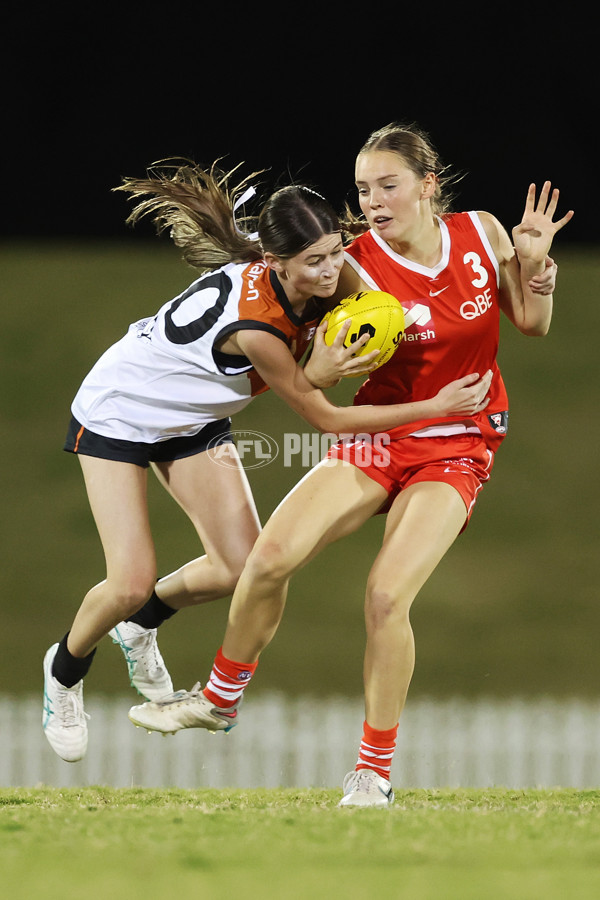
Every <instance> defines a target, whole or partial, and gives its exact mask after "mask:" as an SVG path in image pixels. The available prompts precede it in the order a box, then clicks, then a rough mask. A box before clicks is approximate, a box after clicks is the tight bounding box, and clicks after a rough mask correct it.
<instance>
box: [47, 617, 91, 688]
mask: <svg viewBox="0 0 600 900" xmlns="http://www.w3.org/2000/svg"><path fill="white" fill-rule="evenodd" d="M68 637H69V632H68V631H67V633H66V634H65V636H64V638H63V639H62V641H61V642H60V644H59V645H58V650H57V651H56V656H55V657H54V662H53V663H52V674H53V675H54V677H55V678H56V680H57V681H59V682H60V683H61V684H62V686H63V687H66V688H70V687H73V685H74V684H77V682H78V681H81V679H82V678H83V677H84V676H85V675H87V673H88V671H89V668H90V666H91V664H92V660H93V659H94V654H95V653H96V649H95V648H94V649H93V650H92V652H91V653H89V654H88V655H87V656H84V657H83V659H80V658H79V657H77V656H73V655H72V654H71V653H70V652H69V650H68V649H67V638H68Z"/></svg>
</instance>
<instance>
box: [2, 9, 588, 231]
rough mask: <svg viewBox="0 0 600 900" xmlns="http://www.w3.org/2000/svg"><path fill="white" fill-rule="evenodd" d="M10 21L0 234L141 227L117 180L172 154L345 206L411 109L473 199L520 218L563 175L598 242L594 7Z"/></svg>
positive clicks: (132, 12)
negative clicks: (359, 161)
mask: <svg viewBox="0 0 600 900" xmlns="http://www.w3.org/2000/svg"><path fill="white" fill-rule="evenodd" d="M482 16H483V18H484V19H485V21H484V22H483V21H481V18H482ZM3 18H4V20H5V34H4V42H3V43H4V48H3V59H2V68H3V79H2V81H3V97H4V99H3V114H2V117H3V121H4V128H3V132H4V136H3V138H2V155H3V163H2V170H3V172H2V175H3V179H2V180H3V188H2V198H3V215H2V216H1V217H0V236H2V237H5V238H11V237H28V236H36V237H48V236H50V237H56V236H123V235H124V234H125V232H126V228H125V226H124V224H123V220H124V217H125V214H126V210H127V206H126V200H125V198H124V196H123V195H118V194H117V195H115V194H111V193H110V189H111V188H112V187H114V186H115V185H116V184H118V183H119V181H120V179H121V177H122V176H123V175H140V174H143V172H144V170H145V167H146V166H147V165H149V164H150V163H152V162H154V161H156V160H158V159H162V158H165V157H168V156H188V157H192V158H194V159H196V161H198V162H201V163H205V164H208V163H210V162H212V161H213V160H214V159H216V158H217V157H225V164H227V163H229V162H230V163H231V164H232V165H233V164H236V163H238V162H241V161H245V163H246V164H247V166H246V167H245V168H244V170H243V171H244V172H245V173H246V172H248V171H252V170H255V169H263V168H269V169H270V174H269V176H268V177H269V178H270V179H272V182H273V184H274V185H275V186H276V184H278V183H281V182H282V181H283V182H286V181H289V180H290V179H295V180H305V181H307V182H309V183H312V184H313V185H315V186H317V187H319V188H320V189H321V190H322V191H323V192H324V193H325V194H327V195H328V197H329V198H330V199H331V200H332V201H333V203H334V205H335V206H336V207H340V206H341V205H342V204H343V202H344V201H345V200H346V199H347V198H348V197H349V196H352V183H353V164H354V158H355V154H356V151H357V150H358V149H359V147H360V146H361V144H362V142H363V141H364V140H365V138H366V137H367V136H368V134H369V133H370V131H372V130H373V129H374V128H377V127H380V126H382V125H384V124H386V123H388V122H390V121H393V120H401V121H416V122H417V123H419V124H420V125H421V127H423V128H424V129H425V130H427V131H428V132H429V133H430V135H431V137H432V139H433V141H434V143H435V145H436V146H437V148H438V150H439V152H440V153H441V156H442V158H443V160H444V161H445V162H446V163H449V164H451V165H453V167H454V168H455V169H456V170H459V171H461V172H463V173H465V176H466V177H465V178H464V179H463V181H462V183H461V185H460V195H459V199H458V203H457V206H459V207H460V208H465V209H466V208H477V209H487V210H489V211H491V212H494V213H495V214H496V215H498V217H499V218H500V219H501V221H502V222H503V223H504V224H505V226H506V227H509V228H510V227H512V225H514V224H515V223H516V222H517V221H518V217H519V216H520V213H521V209H522V205H523V200H524V197H525V192H526V189H527V186H528V184H529V182H530V181H535V182H536V183H538V184H541V182H542V181H544V180H545V179H550V180H552V182H553V183H554V184H556V185H557V186H559V187H560V189H561V191H562V196H563V200H562V202H561V209H563V210H564V208H567V207H574V208H575V209H576V218H575V219H574V220H573V222H572V223H571V224H570V225H569V228H568V229H567V231H565V232H564V238H563V237H561V240H562V239H564V240H565V241H569V242H578V243H582V242H590V241H595V240H597V239H598V228H597V224H596V215H595V209H594V208H593V207H594V201H593V198H592V196H591V195H592V192H593V190H594V178H595V157H596V154H595V152H594V151H595V146H594V144H595V142H594V141H593V135H594V134H595V131H596V125H595V120H596V117H597V96H598V75H597V67H596V66H595V65H594V62H593V60H594V54H595V53H596V52H597V51H596V50H595V49H594V47H593V46H592V37H591V35H589V30H588V28H587V26H586V25H585V23H583V22H579V21H578V20H577V13H576V12H574V13H573V14H568V13H565V12H564V11H561V13H560V15H558V16H551V15H550V14H549V13H546V12H542V11H540V10H538V9H536V8H531V7H528V9H527V10H525V9H523V10H521V9H519V10H516V11H514V10H513V11H512V12H511V13H510V15H509V14H507V13H504V14H501V13H500V11H496V10H494V11H490V12H489V15H488V14H487V13H485V14H484V13H482V12H481V7H477V8H473V9H472V10H471V9H469V8H468V7H464V8H461V7H459V8H452V9H450V8H449V9H448V11H447V13H446V16H440V15H439V13H437V14H436V13H435V12H434V11H433V10H418V11H415V10H410V11H405V10H401V9H400V8H399V7H394V8H391V7H387V6H385V5H384V6H382V7H376V8H374V9H373V10H372V11H371V10H370V9H368V10H358V11H357V10H354V12H353V13H350V12H349V11H348V9H347V7H345V6H339V7H337V6H336V5H333V6H331V5H329V6H327V8H326V9H325V8H319V7H312V6H310V5H308V6H303V7H292V8H290V7H286V8H285V9H283V8H282V9H273V10H269V9H263V8H257V9H255V8H250V7H247V6H242V7H240V8H237V7H236V8H229V7H227V6H224V5H223V6H222V7H221V8H218V9H216V8H214V6H211V8H210V9H207V8H206V4H202V5H192V4H181V3H171V4H169V5H168V6H166V5H160V6H156V7H150V6H149V5H148V4H141V3H123V4H121V6H120V7H119V8H116V7H110V8H106V9H105V8H100V7H99V6H98V7H94V8H92V9H90V8H89V7H82V6H79V7H74V6H73V8H71V9H69V8H65V7H58V8H57V7H56V6H50V7H45V6H42V7H40V8H38V9H37V11H36V12H35V14H34V13H32V12H31V11H30V10H29V9H28V8H27V9H26V8H25V7H22V8H14V7H13V8H12V9H11V10H10V11H9V12H5V13H4V14H3ZM148 233H149V232H148ZM142 234H144V232H143V231H142Z"/></svg>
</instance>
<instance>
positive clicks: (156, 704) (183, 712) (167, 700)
mask: <svg viewBox="0 0 600 900" xmlns="http://www.w3.org/2000/svg"><path fill="white" fill-rule="evenodd" d="M238 707H239V701H238V703H236V704H235V706H231V707H229V708H228V709H220V708H219V707H218V706H214V705H213V704H212V703H211V702H210V700H207V698H206V697H205V696H204V694H203V693H202V691H201V690H200V682H198V683H197V684H195V685H194V687H193V688H192V690H191V691H176V692H175V693H174V694H171V696H170V697H163V699H162V700H154V701H151V702H149V703H141V704H140V705H139V706H132V707H131V709H130V710H129V718H130V720H131V721H132V722H133V724H134V725H138V726H139V727H140V728H145V729H146V730H147V731H160V732H162V733H163V734H174V733H175V732H176V731H181V730H182V729H183V728H206V729H207V731H212V732H215V731H225V732H227V731H231V729H232V728H234V727H235V725H237V722H236V717H237V710H238Z"/></svg>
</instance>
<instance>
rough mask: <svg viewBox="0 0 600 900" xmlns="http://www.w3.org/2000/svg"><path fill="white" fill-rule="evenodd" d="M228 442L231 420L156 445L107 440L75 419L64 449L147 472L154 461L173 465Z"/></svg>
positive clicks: (230, 441) (223, 420)
mask: <svg viewBox="0 0 600 900" xmlns="http://www.w3.org/2000/svg"><path fill="white" fill-rule="evenodd" d="M228 443H233V436H232V434H231V419H229V418H227V419H218V421H216V422H210V423H209V424H208V425H205V426H204V428H202V429H201V430H200V431H199V432H198V434H193V435H191V436H189V435H188V436H186V437H175V438H169V439H168V440H166V441H157V442H156V443H154V444H146V443H144V442H143V441H122V440H119V439H118V438H109V437H103V436H102V435H101V434H96V432H95V431H88V429H87V428H84V427H83V425H81V424H80V423H79V422H78V421H77V419H75V418H72V419H71V422H70V425H69V430H68V432H67V439H66V441H65V445H64V447H63V450H66V451H67V452H68V453H81V455H82V456H97V457H99V458H100V459H114V460H115V461H116V462H125V463H133V465H135V466H142V467H143V468H144V469H147V468H148V466H149V465H150V463H151V462H157V463H158V462H172V460H174V459H184V458H185V457H186V456H195V455H196V453H202V452H203V451H204V450H207V449H208V448H209V447H217V446H218V445H219V444H228Z"/></svg>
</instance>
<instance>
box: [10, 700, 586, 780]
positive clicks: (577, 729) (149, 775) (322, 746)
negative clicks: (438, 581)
mask: <svg viewBox="0 0 600 900" xmlns="http://www.w3.org/2000/svg"><path fill="white" fill-rule="evenodd" d="M131 703H132V696H130V695H128V696H120V697H111V698H106V697H98V696H96V697H94V696H93V695H90V696H89V697H87V698H86V709H87V711H88V712H89V713H90V714H91V720H90V723H89V728H90V741H89V748H88V753H87V755H86V757H85V759H83V760H82V761H80V762H78V763H65V762H63V761H62V760H60V759H59V758H58V757H57V756H56V755H55V754H54V753H53V751H52V750H51V749H50V747H49V745H48V744H47V742H46V739H45V737H44V735H43V732H42V728H41V716H42V711H41V701H40V698H39V697H27V698H19V697H11V696H4V697H2V696H0V786H2V787H33V786H36V785H48V786H54V787H82V786H86V785H106V786H111V787H136V786H140V787H181V788H201V787H215V788H224V787H239V788H251V787H278V786H282V787H336V786H339V785H340V782H341V779H342V777H343V776H344V774H345V773H346V772H347V771H348V770H350V769H352V768H353V767H354V763H355V761H356V754H357V750H358V742H359V740H360V736H361V726H362V721H363V707H362V700H360V699H358V700H350V699H344V698H331V699H328V700H325V701H319V702H317V701H315V700H313V699H310V698H303V699H295V700H291V699H289V698H286V697H284V696H283V695H279V694H271V695H263V696H255V697H251V698H248V699H247V701H246V703H245V705H244V709H243V711H242V714H241V717H240V724H239V726H238V727H237V728H235V729H234V730H233V731H232V732H231V733H230V734H228V735H224V734H216V735H212V734H209V733H208V732H205V731H201V730H198V729H196V730H190V731H185V732H180V733H179V734H177V735H175V736H174V737H173V736H168V737H162V736H161V735H158V734H151V735H149V734H147V733H146V732H145V731H144V730H143V729H139V728H137V729H136V728H134V727H133V725H132V724H131V723H130V722H129V720H128V719H127V710H128V708H129V706H130V705H131ZM393 782H394V785H395V786H396V787H397V788H411V787H412V788H436V787H492V786H504V787H509V788H528V787H575V788H598V787H600V700H599V701H586V700H579V699H573V700H568V701H555V700H552V699H539V700H524V699H520V698H515V699H510V700H493V699H486V700H479V701H476V702H474V701H468V700H465V699H459V698H456V699H452V700H435V699H415V700H412V701H411V702H410V703H409V704H408V706H407V708H406V711H405V713H404V715H403V719H402V724H401V727H400V731H399V740H398V749H397V752H396V756H395V761H394V768H393Z"/></svg>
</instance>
